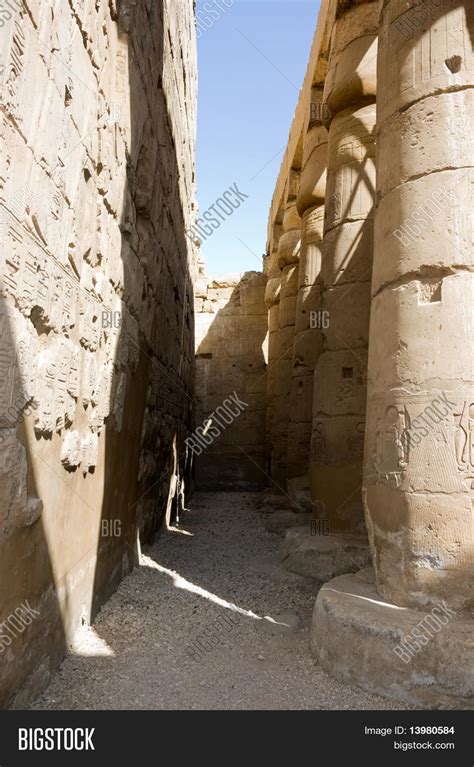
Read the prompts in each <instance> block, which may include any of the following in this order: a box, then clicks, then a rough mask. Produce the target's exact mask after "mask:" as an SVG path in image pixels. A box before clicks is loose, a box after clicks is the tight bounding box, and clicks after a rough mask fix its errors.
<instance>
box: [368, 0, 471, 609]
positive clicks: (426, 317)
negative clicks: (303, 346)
mask: <svg viewBox="0 0 474 767" xmlns="http://www.w3.org/2000/svg"><path fill="white" fill-rule="evenodd" d="M421 5H422V4H421V3H419V2H415V1H414V0H411V1H410V2H405V3H404V4H403V6H404V8H403V10H404V12H402V8H401V5H400V3H399V2H398V0H384V2H381V3H380V11H381V31H380V48H379V60H378V71H379V85H380V87H379V94H380V95H379V106H378V108H379V147H378V159H377V169H378V179H377V186H378V198H379V204H378V208H377V217H376V230H375V266H374V275H373V283H372V296H373V297H372V310H371V330H370V356H369V381H368V413H367V439H366V451H365V479H364V498H365V509H366V518H367V525H368V529H369V536H370V542H371V546H372V549H373V557H374V565H375V571H376V580H377V587H378V590H379V592H380V593H381V594H382V595H383V596H385V597H387V598H389V599H391V600H393V601H394V602H395V603H397V604H398V605H409V606H418V605H419V606H421V605H423V606H425V605H428V604H430V603H433V602H437V601H439V600H440V599H442V600H445V601H446V602H447V603H449V604H451V605H452V606H453V607H455V608H457V609H461V608H463V607H466V606H469V605H471V606H472V604H473V601H474V582H473V577H472V576H473V565H474V533H473V509H474V356H473V350H474V315H473V302H474V274H473V267H474V254H473V249H472V237H473V227H472V219H470V216H472V209H473V195H472V184H473V174H472V161H473V157H474V151H473V149H474V147H473V140H472V120H473V116H474V98H473V90H472V83H473V68H474V59H473V53H472V40H473V37H474V28H473V15H472V9H471V10H468V5H470V3H467V2H466V3H462V2H453V0H438V2H437V3H436V4H435V3H431V4H430V8H431V10H430V11H428V12H427V11H426V9H424V12H423V13H422V14H419V13H418V11H419V10H423V9H421ZM435 5H436V8H435V7H434V6H435ZM463 6H464V7H463ZM467 17H470V29H468V20H467Z"/></svg>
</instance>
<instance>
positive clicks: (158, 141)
mask: <svg viewBox="0 0 474 767" xmlns="http://www.w3.org/2000/svg"><path fill="white" fill-rule="evenodd" d="M10 6H11V8H12V10H11V11H9V12H8V13H7V14H5V13H4V14H3V16H4V18H2V27H1V29H0V38H1V53H0V56H1V60H0V61H1V63H0V78H1V80H0V82H1V92H2V99H1V124H2V137H1V141H2V157H1V161H0V237H1V247H0V255H1V297H0V301H1V303H0V324H1V341H0V344H1V345H0V378H1V390H0V546H1V555H0V605H1V608H0V609H1V615H0V623H1V624H2V626H1V629H2V630H1V632H0V675H1V678H2V685H1V693H0V704H1V705H3V706H21V705H25V704H26V703H27V702H28V701H29V700H31V698H32V696H33V695H35V694H36V693H37V692H38V691H39V690H40V689H41V688H42V687H43V686H44V685H45V684H46V683H47V681H48V679H49V677H50V674H51V672H52V671H53V670H54V669H55V668H56V666H57V664H58V663H59V661H60V659H61V657H62V655H63V654H64V650H65V647H66V646H67V644H68V643H69V642H70V641H71V638H72V637H73V635H74V632H75V630H76V628H77V627H78V625H79V624H80V623H81V621H90V620H91V618H92V617H93V615H94V613H95V612H96V611H97V610H98V609H99V608H100V605H101V604H102V603H103V602H104V601H105V600H106V599H107V598H108V597H109V596H110V594H111V593H112V591H113V590H114V589H115V588H116V586H117V584H118V582H119V580H120V579H121V577H122V576H123V575H124V574H125V573H127V572H128V571H129V570H130V569H131V568H132V567H133V566H134V564H135V562H136V560H137V534H140V533H141V538H142V540H148V539H149V538H150V537H151V536H152V535H153V533H154V532H155V530H156V528H157V526H158V525H159V523H160V521H161V520H162V518H163V516H167V517H168V519H169V518H170V517H171V516H172V514H173V507H176V504H177V500H176V498H177V496H178V494H179V491H180V490H182V487H183V482H184V481H185V478H186V472H187V469H188V465H187V463H188V458H187V454H186V450H185V445H184V440H185V438H186V436H187V434H188V432H189V430H190V427H191V424H192V418H193V413H192V392H193V370H194V359H193V357H194V330H193V273H194V256H193V252H192V247H193V246H192V245H191V243H190V242H189V241H188V240H187V239H186V238H185V236H184V232H185V230H186V229H187V228H188V227H189V225H190V224H192V222H193V216H194V203H193V198H194V168H193V164H194V133H195V102H196V80H197V78H196V53H195V40H194V18H193V3H192V0H166V1H165V2H164V3H154V2H149V1H147V0H136V1H134V2H131V1H130V2H125V1H124V2H116V1H115V0H110V2H109V3H106V2H101V3H93V2H85V3H84V2H78V1H77V0H70V2H69V3H68V2H59V1H58V2H55V3H52V4H51V3H41V2H39V0H28V2H25V3H23V4H22V3H11V4H10ZM13 8H16V10H13ZM7 15H8V16H9V17H8V18H6V16H7ZM28 609H30V610H31V612H30V613H29V616H30V617H31V616H34V617H33V618H32V619H31V620H30V621H29V623H28V625H27V626H26V628H23V630H21V631H20V630H18V628H17V629H15V628H14V623H15V622H14V620H13V621H12V618H11V616H12V615H14V614H15V611H17V612H16V615H17V616H18V615H20V614H23V613H22V610H23V611H24V610H28ZM18 610H20V613H18Z"/></svg>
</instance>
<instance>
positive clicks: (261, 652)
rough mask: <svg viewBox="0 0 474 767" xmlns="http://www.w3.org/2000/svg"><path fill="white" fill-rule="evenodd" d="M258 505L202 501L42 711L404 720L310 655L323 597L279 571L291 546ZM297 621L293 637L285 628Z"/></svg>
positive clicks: (159, 547) (84, 641)
mask: <svg viewBox="0 0 474 767" xmlns="http://www.w3.org/2000/svg"><path fill="white" fill-rule="evenodd" d="M258 497H259V496H258V494H254V493H208V494H203V493H201V494H197V495H195V496H194V498H193V501H192V504H191V509H190V511H189V512H188V513H187V514H186V517H185V519H184V520H182V523H181V527H180V528H179V529H177V530H176V531H170V532H165V533H163V534H161V535H160V536H159V538H158V539H157V541H156V543H155V545H154V546H153V547H151V548H149V549H148V550H146V551H145V552H144V553H143V555H142V561H141V566H140V567H138V568H137V569H136V570H135V571H134V572H133V573H132V574H131V575H129V576H128V577H127V578H125V579H124V580H123V581H122V583H121V585H120V587H119V589H118V590H117V592H116V593H115V594H114V596H113V597H112V598H111V599H110V600H109V602H107V604H106V605H105V606H104V607H103V608H102V610H101V612H100V613H99V615H98V617H97V620H96V622H95V623H94V625H93V626H92V627H90V626H84V627H83V628H82V629H81V631H80V632H79V635H78V636H77V638H76V641H75V643H74V645H73V647H72V648H71V650H70V653H69V654H68V656H67V657H66V658H65V660H64V662H63V664H62V666H61V668H60V669H59V671H58V672H57V674H56V675H55V677H54V679H53V680H52V682H51V684H50V685H49V687H48V689H47V690H46V692H45V693H44V694H43V695H42V696H41V698H39V700H37V701H36V703H35V705H34V706H33V708H35V709H86V710H90V709H379V708H384V709H392V708H393V709H395V708H399V707H400V706H397V705H396V704H392V703H390V702H389V701H386V700H384V699H381V698H378V697H375V696H372V695H368V694H365V693H363V692H361V691H360V690H356V689H351V688H349V687H346V686H345V685H342V684H339V683H338V682H337V681H335V680H334V679H333V678H331V677H330V676H328V675H327V674H326V673H324V672H323V671H322V670H321V668H320V667H318V664H317V663H316V662H315V660H314V659H313V658H312V656H311V654H310V651H309V644H308V643H309V622H310V618H311V612H312V608H313V605H314V600H315V595H316V585H315V584H314V583H313V582H311V581H309V580H307V579H305V578H302V577H300V576H298V575H294V574H291V573H288V572H286V571H285V570H283V569H281V567H280V566H279V557H278V548H279V546H280V543H281V538H280V537H279V536H276V535H273V534H271V533H268V532H267V531H266V530H265V529H264V526H263V522H262V513H261V512H260V510H259V509H258V506H257V502H258ZM288 611H289V613H290V614H289V617H285V621H284V623H285V624H288V623H289V624H291V627H290V628H286V625H284V626H281V625H280V624H281V622H282V618H281V616H282V614H285V613H287V612H288ZM265 616H271V617H272V618H274V619H276V620H277V622H278V623H279V625H277V626H276V627H275V626H274V625H272V624H270V623H269V622H268V620H267V621H266V620H261V619H262V618H265ZM298 617H299V618H300V625H299V626H296V625H295V624H297V623H298ZM281 631H284V632H285V633H280V632H281ZM203 632H206V633H205V634H204V633H203ZM268 632H270V633H268ZM275 632H278V633H275Z"/></svg>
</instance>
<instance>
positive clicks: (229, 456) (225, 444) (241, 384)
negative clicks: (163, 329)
mask: <svg viewBox="0 0 474 767" xmlns="http://www.w3.org/2000/svg"><path fill="white" fill-rule="evenodd" d="M265 286H266V277H265V275H264V274H262V273H260V272H246V273H245V274H243V275H228V276H225V277H222V278H215V279H213V280H211V279H209V278H208V277H207V276H206V274H205V272H204V266H203V265H202V270H201V273H200V275H199V279H198V280H197V281H196V290H195V293H196V304H195V312H196V314H195V317H196V427H197V428H198V429H199V427H202V425H203V424H206V423H207V422H208V421H209V420H210V421H211V422H212V425H213V426H215V427H217V430H218V431H219V434H218V435H217V433H216V438H215V439H212V441H211V440H209V441H210V444H209V445H207V446H206V445H205V443H204V446H203V441H202V440H201V441H200V442H201V444H197V445H195V450H196V462H195V481H196V488H197V489H203V490H204V489H205V490H222V489H227V490H228V489H232V490H238V489H243V490H256V489H260V488H262V487H263V486H265V485H266V483H267V477H266V474H265V418H266V386H267V383H266V379H267V374H266V370H267V352H266V344H267V340H266V337H267V310H266V307H265V301H264V298H265ZM231 395H234V401H233V402H232V399H231V401H230V404H229V407H228V408H226V410H228V411H229V412H224V411H223V410H221V409H220V408H221V407H222V406H223V405H224V403H226V401H228V399H229V397H230V396H231ZM235 395H237V398H238V399H237V400H236V399H235ZM240 403H242V404H240ZM216 411H217V412H216ZM230 411H233V412H234V413H236V414H237V415H236V416H235V417H232V412H230ZM213 414H215V415H214V416H213ZM198 436H199V435H198ZM204 436H206V435H204ZM210 436H212V434H210ZM202 446H203V449H202V452H201V447H202Z"/></svg>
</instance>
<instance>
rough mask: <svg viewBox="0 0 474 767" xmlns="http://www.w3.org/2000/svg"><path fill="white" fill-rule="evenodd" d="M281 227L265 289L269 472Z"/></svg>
mask: <svg viewBox="0 0 474 767" xmlns="http://www.w3.org/2000/svg"><path fill="white" fill-rule="evenodd" d="M280 230H281V226H280V225H278V224H275V225H274V227H273V248H272V252H271V253H270V255H269V266H268V279H267V286H266V289H265V305H266V307H267V310H268V355H267V407H266V423H265V445H266V449H265V452H266V461H267V471H268V473H270V470H271V457H272V451H273V397H274V394H275V373H276V365H275V362H276V359H277V357H276V353H277V347H278V330H279V311H280V287H281V285H280V268H279V266H278V241H279V239H280Z"/></svg>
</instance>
